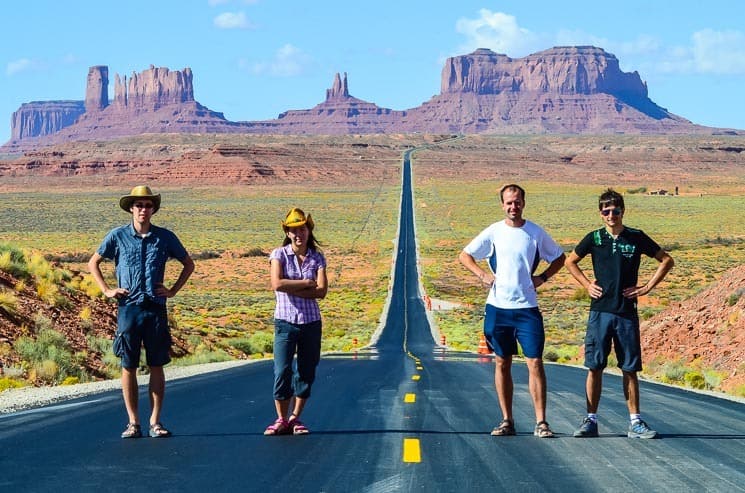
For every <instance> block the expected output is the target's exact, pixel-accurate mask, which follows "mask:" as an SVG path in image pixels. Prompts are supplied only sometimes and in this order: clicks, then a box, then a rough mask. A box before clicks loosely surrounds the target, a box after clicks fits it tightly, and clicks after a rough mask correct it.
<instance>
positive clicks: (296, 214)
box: [282, 207, 314, 232]
mask: <svg viewBox="0 0 745 493" xmlns="http://www.w3.org/2000/svg"><path fill="white" fill-rule="evenodd" d="M303 224H307V225H308V229H309V230H311V231H313V226H314V224H313V219H312V218H311V217H310V214H308V215H307V216H306V215H305V212H303V211H302V209H298V208H297V207H293V208H292V209H290V212H288V213H287V216H286V217H285V220H284V221H282V229H283V230H284V231H285V232H286V231H287V230H289V229H290V228H297V227H299V226H302V225H303Z"/></svg>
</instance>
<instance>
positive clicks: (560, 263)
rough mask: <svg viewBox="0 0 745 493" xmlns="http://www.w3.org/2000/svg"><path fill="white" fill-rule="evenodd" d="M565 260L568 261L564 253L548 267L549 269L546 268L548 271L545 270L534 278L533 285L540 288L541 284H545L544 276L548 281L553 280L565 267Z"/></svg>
mask: <svg viewBox="0 0 745 493" xmlns="http://www.w3.org/2000/svg"><path fill="white" fill-rule="evenodd" d="M565 260H566V255H564V254H563V253H562V254H561V255H559V256H558V257H556V258H555V259H554V260H553V261H551V263H550V264H549V265H548V268H546V270H544V271H543V272H542V273H541V274H539V275H537V276H533V285H534V286H535V287H538V286H540V285H541V284H543V283H544V282H545V281H544V280H543V276H545V278H546V281H548V280H549V279H551V278H552V277H553V276H554V274H556V273H557V272H559V271H560V270H561V268H562V267H564V262H565Z"/></svg>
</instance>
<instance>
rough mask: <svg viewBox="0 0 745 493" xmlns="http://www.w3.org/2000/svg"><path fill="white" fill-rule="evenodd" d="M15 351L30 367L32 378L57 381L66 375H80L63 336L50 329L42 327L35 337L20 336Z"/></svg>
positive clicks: (50, 381)
mask: <svg viewBox="0 0 745 493" xmlns="http://www.w3.org/2000/svg"><path fill="white" fill-rule="evenodd" d="M15 350H16V352H17V353H18V354H19V355H20V356H21V358H23V359H24V360H25V361H28V362H29V363H30V364H31V367H32V372H33V375H32V378H34V377H35V378H38V379H41V380H43V381H45V382H49V383H58V382H59V381H61V380H62V379H64V378H65V377H68V376H78V377H79V376H81V375H80V372H81V370H80V368H79V367H78V365H77V364H76V362H75V358H74V357H73V355H72V352H71V351H70V348H69V344H68V343H67V339H65V336H63V335H62V334H60V333H59V332H56V331H55V330H52V329H46V328H45V329H42V330H40V331H39V332H38V335H37V336H36V339H33V338H32V337H20V338H18V339H17V340H16V343H15Z"/></svg>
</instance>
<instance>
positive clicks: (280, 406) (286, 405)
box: [274, 399, 290, 419]
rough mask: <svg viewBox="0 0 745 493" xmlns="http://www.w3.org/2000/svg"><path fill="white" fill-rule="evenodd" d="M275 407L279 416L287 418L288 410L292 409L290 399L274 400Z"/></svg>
mask: <svg viewBox="0 0 745 493" xmlns="http://www.w3.org/2000/svg"><path fill="white" fill-rule="evenodd" d="M274 408H275V409H276V410H277V417H278V418H282V419H287V417H288V416H287V411H289V410H290V399H284V400H281V401H280V400H277V399H275V400H274Z"/></svg>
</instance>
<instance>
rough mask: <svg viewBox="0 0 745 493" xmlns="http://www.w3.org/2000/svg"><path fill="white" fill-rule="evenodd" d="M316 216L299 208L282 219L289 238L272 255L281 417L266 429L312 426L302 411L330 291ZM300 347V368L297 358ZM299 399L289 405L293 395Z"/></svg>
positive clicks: (276, 374)
mask: <svg viewBox="0 0 745 493" xmlns="http://www.w3.org/2000/svg"><path fill="white" fill-rule="evenodd" d="M313 226H314V224H313V219H311V217H310V214H308V215H307V216H306V215H305V213H304V212H303V211H302V210H300V209H297V208H293V209H291V210H290V212H288V213H287V216H286V217H285V220H284V221H282V229H283V230H284V232H285V239H284V242H283V243H282V246H281V247H279V248H276V249H274V250H273V251H272V253H271V255H270V256H269V262H270V269H271V282H272V289H273V290H274V292H275V297H276V300H277V305H276V308H275V310H274V407H275V408H276V410H277V419H276V421H274V423H272V424H271V425H269V426H268V427H267V428H266V430H265V431H264V434H265V435H284V434H289V433H292V434H294V435H303V434H306V433H308V428H306V427H305V425H303V423H301V422H300V419H299V418H300V414H301V413H302V412H303V408H304V407H305V403H306V402H307V401H308V398H309V397H310V388H311V385H312V384H313V380H315V377H316V367H317V366H318V362H319V361H320V359H321V311H320V309H319V308H318V300H319V299H320V298H323V297H325V296H326V291H327V290H328V282H327V279H326V258H325V257H324V256H323V253H322V252H321V251H320V250H319V249H318V241H317V240H316V238H315V237H314V236H313ZM296 353H297V365H296V370H294V371H293V367H292V359H293V357H294V355H295V354H296ZM293 396H294V398H295V402H294V405H292V412H291V413H290V414H289V416H288V414H287V413H288V412H289V411H290V404H291V399H292V397H293Z"/></svg>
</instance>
